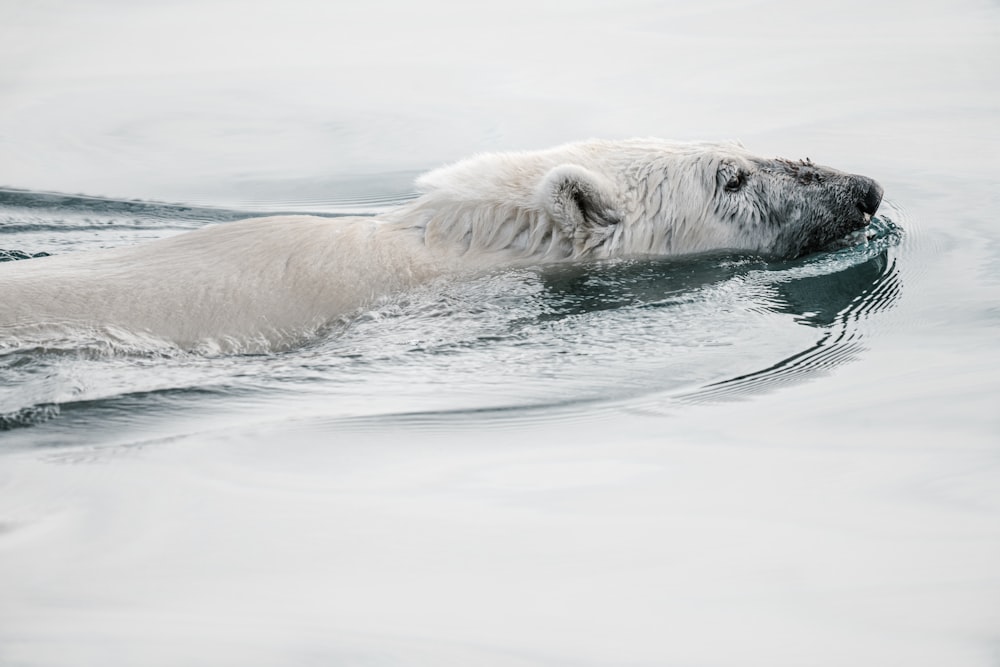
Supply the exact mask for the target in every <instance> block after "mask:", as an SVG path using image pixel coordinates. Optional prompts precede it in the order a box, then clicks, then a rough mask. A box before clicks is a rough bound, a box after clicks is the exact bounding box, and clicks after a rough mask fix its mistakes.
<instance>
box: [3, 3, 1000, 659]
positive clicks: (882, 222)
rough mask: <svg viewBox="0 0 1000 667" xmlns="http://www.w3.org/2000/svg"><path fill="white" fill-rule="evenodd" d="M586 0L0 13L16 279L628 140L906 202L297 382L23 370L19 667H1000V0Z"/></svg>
mask: <svg viewBox="0 0 1000 667" xmlns="http://www.w3.org/2000/svg"><path fill="white" fill-rule="evenodd" d="M567 7H568V6H565V5H561V4H559V3H542V4H539V3H521V2H514V3H507V4H505V5H504V6H503V7H499V6H498V7H470V6H464V5H463V6H461V7H459V6H457V5H451V4H449V3H444V2H434V3H430V4H426V3H425V4H424V5H413V6H411V5H408V4H405V3H396V2H381V3H373V4H371V5H366V6H364V7H361V6H358V7H350V8H348V7H341V6H337V4H336V3H334V4H330V3H316V2H308V1H306V2H293V3H283V4H282V5H280V6H279V5H267V4H255V5H252V6H244V5H239V6H237V5H235V4H232V3H228V2H225V1H223V0H212V1H210V2H203V3H197V4H166V3H164V4H157V3H154V4H148V3H140V4H135V3H133V4H129V3H124V4H123V3H115V2H111V1H106V2H105V1H102V2H98V3H96V4H95V3H89V4H87V5H77V4H74V3H65V2H55V3H35V4H25V3H10V4H7V5H4V6H3V7H2V8H0V26H2V27H0V37H2V38H3V39H0V56H2V58H3V59H4V62H8V63H12V64H13V66H11V67H7V68H4V69H3V71H2V72H0V250H3V251H6V252H5V253H0V259H9V260H10V261H30V260H24V259H19V258H21V257H24V256H28V255H34V254H38V253H50V254H60V253H69V252H76V251H84V250H88V249H94V248H101V247H111V246H117V245H122V244H128V243H135V242H140V241H143V240H148V239H153V238H160V237H163V236H166V235H170V234H176V233H181V232H183V231H186V230H190V229H196V228H198V227H201V226H203V225H206V224H211V223H225V222H227V221H232V220H236V219H239V218H243V217H246V216H248V215H264V214H268V213H272V212H302V211H307V212H313V213H318V214H322V215H340V214H344V213H361V214H367V213H375V212H378V211H380V210H384V209H387V208H390V207H392V206H394V205H397V204H398V203H400V202H403V201H406V200H407V199H408V198H409V197H411V196H413V187H412V180H413V178H414V176H415V175H417V174H419V173H420V172H422V171H424V170H427V169H430V168H433V167H436V166H438V165H439V164H441V163H444V162H448V161H452V160H456V159H459V158H462V157H465V156H467V155H470V154H473V153H476V152H479V151H486V150H505V149H532V148H543V147H547V146H550V145H554V144H557V143H560V142H563V141H568V140H574V139H581V138H585V137H589V136H606V137H627V136H636V135H638V136H642V135H656V136H664V137H668V138H676V139H682V140H683V139H727V138H739V139H741V140H742V141H743V142H744V143H745V144H746V145H747V147H748V148H749V149H750V150H752V151H754V152H756V153H758V154H762V155H782V156H785V157H793V158H803V157H806V156H808V157H810V158H812V159H813V160H815V161H816V162H818V163H823V164H829V165H832V166H835V167H838V168H842V169H845V170H849V171H852V172H857V173H863V174H866V175H868V176H871V177H873V178H876V179H877V180H878V181H879V182H880V183H881V184H882V185H883V186H884V187H885V190H886V195H885V197H886V199H885V202H884V203H883V205H882V208H881V209H880V211H879V214H878V216H877V219H876V221H875V223H874V225H875V229H876V232H877V234H876V237H875V238H874V239H872V240H871V241H869V242H868V243H867V244H864V245H858V246H854V247H848V248H836V249H829V250H827V251H824V252H821V253H816V254H813V255H810V256H808V257H803V258H800V259H797V260H792V261H776V260H774V259H771V258H763V257H755V256H743V255H739V256H736V255H729V254H717V255H706V256H697V257H688V258H676V259H671V260H643V261H638V260H630V261H619V262H604V263H594V264H585V265H567V266H560V267H553V268H551V269H546V270H544V271H543V270H515V271H502V272H497V273H494V274H491V275H487V276H482V277H480V278H477V279H474V280H468V281H459V282H440V283H437V284H432V285H428V286H426V287H423V288H420V289H416V290H413V291H412V292H408V293H406V294H403V295H400V296H398V297H394V298H392V299H388V300H385V301H383V302H380V303H378V304H377V305H376V306H375V307H373V308H371V309H370V310H367V311H365V312H362V313H358V314H356V315H354V316H352V317H349V318H345V319H343V320H342V321H339V322H336V323H334V324H332V325H331V327H330V328H329V330H327V331H325V332H323V333H322V334H321V335H320V336H318V337H317V338H316V339H315V340H313V341H311V342H309V343H308V344H305V345H302V346H299V347H296V348H293V349H289V350H284V351H280V352H274V353H270V354H259V355H243V356H239V355H229V356H211V355H196V354H189V353H183V352H180V351H178V350H175V349H170V348H166V347H158V348H157V347H153V348H149V347H135V348H128V347H123V346H121V345H119V346H114V345H111V344H109V343H108V341H103V340H81V339H72V340H62V341H60V340H50V341H47V342H45V343H44V344H39V343H38V342H28V343H26V342H24V341H13V340H9V339H8V340H0V573H2V574H0V665H18V666H24V665H64V664H88V665H89V664H94V665H97V664H100V665H116V664H121V665H161V664H162V665H177V664H184V665H202V664H204V665H213V666H214V665H229V664H232V665H241V666H242V665H274V664H280V665H300V664H302V665H307V664H321V665H435V666H436V665H450V664H454V665H615V666H619V665H712V666H715V665H768V666H769V667H770V666H775V665H789V666H792V665H796V666H798V665H806V664H808V665H844V664H851V665H887V664H907V665H935V666H936V665H945V664H946V665H959V666H966V665H968V666H984V667H985V666H988V665H995V664H996V663H997V660H998V659H1000V635H998V633H997V628H998V627H1000V566H998V563H1000V492H998V489H1000V412H998V410H997V405H998V401H1000V372H998V369H1000V347H998V344H997V341H998V340H1000V305H998V304H1000V226H998V223H997V213H996V212H997V210H1000V186H998V183H1000V131H998V130H997V127H1000V75H998V72H1000V67H998V65H1000V47H998V44H1000V8H998V7H997V5H996V4H995V3H988V2H977V1H974V0H962V2H959V3H957V4H955V3H952V4H949V5H948V6H947V7H945V6H944V5H941V6H935V5H933V4H927V5H919V6H914V5H912V4H907V3H883V4H881V5H878V6H873V5H871V4H870V3H860V2H847V3H839V4H837V5H836V6H817V5H809V4H803V3H789V2H765V3H746V4H741V5H732V4H729V3H725V2H708V3H702V4H699V5H697V6H694V5H690V6H689V5H687V4H684V3H660V4H656V5H649V4H646V3H641V2H625V3H616V4H613V5H612V4H605V3H599V2H584V3H576V4H574V5H573V6H572V8H571V9H567ZM529 45H530V48H529ZM0 290H2V285H0Z"/></svg>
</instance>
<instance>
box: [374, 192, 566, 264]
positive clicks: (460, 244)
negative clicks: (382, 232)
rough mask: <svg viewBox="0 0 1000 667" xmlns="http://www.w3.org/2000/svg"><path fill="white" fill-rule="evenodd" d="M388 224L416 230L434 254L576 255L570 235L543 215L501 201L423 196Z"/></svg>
mask: <svg viewBox="0 0 1000 667" xmlns="http://www.w3.org/2000/svg"><path fill="white" fill-rule="evenodd" d="M385 223H386V224H387V225H389V226H391V227H393V228H395V229H398V230H400V231H404V230H405V231H408V232H410V233H414V234H418V235H419V236H420V238H421V239H422V242H423V244H424V246H425V247H426V248H427V249H428V250H429V251H431V252H432V253H435V254H446V255H448V256H450V257H455V258H456V259H458V258H461V259H464V260H468V261H473V262H475V261H476V259H477V257H480V256H481V257H482V258H483V260H484V261H486V260H487V258H489V261H490V262H491V263H495V262H497V261H504V262H510V263H517V262H524V261H527V262H531V261H535V260H538V261H542V260H544V261H558V260H562V259H569V258H571V257H573V256H574V248H573V244H572V242H571V241H570V239H568V238H566V236H565V235H564V234H563V233H562V232H561V231H560V230H559V228H558V227H557V225H556V224H555V223H554V222H553V221H552V219H551V218H550V217H549V216H548V215H546V214H545V213H543V212H541V211H539V210H537V209H532V208H526V207H523V206H516V205H511V204H505V203H499V202H488V201H487V202H484V201H470V202H459V203H456V202H455V201H454V200H447V199H445V198H438V197H434V196H433V195H424V196H423V197H421V198H420V199H417V200H416V201H414V202H413V203H411V204H409V205H407V206H404V207H403V208H402V209H399V210H397V211H394V212H393V213H391V214H390V215H388V216H386V218H385Z"/></svg>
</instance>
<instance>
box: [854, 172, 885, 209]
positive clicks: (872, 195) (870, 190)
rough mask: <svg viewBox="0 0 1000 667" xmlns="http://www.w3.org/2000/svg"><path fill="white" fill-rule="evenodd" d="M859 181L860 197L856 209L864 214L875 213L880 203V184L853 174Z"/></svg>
mask: <svg viewBox="0 0 1000 667" xmlns="http://www.w3.org/2000/svg"><path fill="white" fill-rule="evenodd" d="M855 178H856V179H858V180H859V181H861V188H860V189H861V192H862V195H861V198H860V199H859V200H858V202H857V207H858V210H859V211H861V212H862V213H864V214H866V215H875V211H877V210H878V207H879V204H881V203H882V186H881V185H879V184H878V183H876V182H875V181H873V180H872V179H870V178H867V177H865V176H855Z"/></svg>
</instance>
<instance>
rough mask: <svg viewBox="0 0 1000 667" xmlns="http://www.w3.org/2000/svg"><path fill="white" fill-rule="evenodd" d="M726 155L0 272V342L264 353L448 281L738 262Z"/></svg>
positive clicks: (461, 187)
mask: <svg viewBox="0 0 1000 667" xmlns="http://www.w3.org/2000/svg"><path fill="white" fill-rule="evenodd" d="M746 156H747V154H746V152H745V151H744V150H743V149H742V148H741V147H739V146H737V145H734V144H672V143H667V142H663V141H660V140H653V139H649V140H631V141H622V142H606V141H589V142H584V143H578V144H569V145H566V146H561V147H559V148H555V149H551V150H547V151H539V152H531V153H507V154H491V155H482V156H478V157H475V158H472V159H470V160H466V161H463V162H459V163H457V164H454V165H451V166H448V167H444V168H442V169H438V170H436V171H433V172H431V173H429V174H427V175H425V176H423V177H422V178H421V179H419V181H418V186H419V187H420V189H421V190H422V192H423V194H422V195H421V196H420V197H419V198H418V199H416V200H414V201H413V202H411V203H409V204H408V205H406V206H403V207H401V208H399V209H396V210H394V211H391V212H389V213H387V214H385V215H383V216H379V217H377V218H334V219H330V218H319V217H309V216H281V217H272V218H257V219H251V220H245V221H241V222H234V223H226V224H221V225H217V226H211V227H207V228H204V229H201V230H198V231H195V232H191V233H187V234H182V235H179V236H175V237H172V238H167V239H162V240H159V241H154V242H152V243H148V244H144V245H137V246H133V247H124V248H116V249H112V250H104V251H96V252H87V253H68V254H66V255H61V256H53V257H45V258H39V259H31V260H23V261H17V262H8V263H5V264H4V265H0V327H2V328H0V337H8V338H9V337H17V336H24V335H26V332H27V333H32V332H34V333H38V332H42V331H55V330H72V329H74V328H82V329H91V330H97V331H98V332H108V331H124V332H131V333H136V334H142V335H148V336H153V337H155V338H158V339H162V340H165V341H169V342H171V343H173V344H176V345H178V346H181V347H184V348H197V347H200V346H205V345H212V346H215V347H221V348H222V349H230V350H239V349H254V348H259V347H261V346H263V347H266V348H273V347H275V346H280V345H284V344H288V343H292V342H294V341H296V340H299V339H301V336H302V335H303V334H305V333H307V332H309V331H312V330H314V329H315V328H316V327H320V326H322V325H324V324H325V323H327V322H329V321H331V319H333V318H336V317H337V316H340V315H342V314H344V313H348V312H350V311H352V310H356V309H358V308H359V307H362V306H364V305H365V304H368V303H371V302H372V301H373V300H374V299H376V298H377V297H379V296H382V295H386V294H390V293H393V292H397V291H399V290H402V289H405V288H407V287H409V286H412V285H415V284H418V283H421V282H424V281H427V280H429V279H432V278H434V277H436V276H441V275H444V274H454V273H462V272H468V271H477V270H489V269H494V268H497V267H502V266H508V265H515V264H521V265H523V264H540V263H546V262H555V261H561V260H568V259H585V258H591V257H614V256H626V255H644V254H671V253H683V252H695V251H702V250H708V249H713V248H726V247H743V246H745V245H746V244H745V243H742V242H741V239H739V238H738V237H737V236H736V235H735V232H734V231H733V229H732V228H731V226H730V225H727V224H725V222H724V221H721V220H717V219H715V217H713V215H712V214H711V211H710V209H711V206H712V204H711V202H712V197H713V196H714V193H715V189H716V171H717V169H718V165H719V163H720V161H722V160H727V161H730V162H734V161H735V162H737V163H739V162H740V161H745V160H746Z"/></svg>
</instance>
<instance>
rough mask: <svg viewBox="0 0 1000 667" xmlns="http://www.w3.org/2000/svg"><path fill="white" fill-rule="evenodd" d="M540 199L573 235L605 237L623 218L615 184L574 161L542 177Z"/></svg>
mask: <svg viewBox="0 0 1000 667" xmlns="http://www.w3.org/2000/svg"><path fill="white" fill-rule="evenodd" d="M536 194H537V196H538V199H539V203H540V204H541V205H542V207H543V208H544V209H545V211H546V212H547V213H548V214H549V215H550V216H552V219H553V220H554V221H555V222H556V224H557V225H559V227H560V228H561V229H562V230H563V233H565V234H566V236H568V237H569V238H571V239H574V240H575V241H578V242H579V241H584V240H585V239H588V238H589V239H591V242H590V243H587V242H585V245H591V243H592V242H593V240H595V239H596V238H604V237H605V236H607V234H608V233H609V232H610V229H609V228H610V227H612V226H613V225H617V224H618V223H620V222H621V221H622V219H623V218H624V211H623V208H624V207H623V202H622V198H621V195H620V194H619V192H618V190H617V188H616V187H615V185H614V184H613V183H612V182H611V181H609V180H608V179H607V178H605V177H604V176H601V175H600V174H597V173H595V172H593V171H590V170H589V169H585V168H583V167H580V166H578V165H575V164H561V165H559V166H558V167H555V168H553V169H552V170H551V171H549V173H547V174H546V175H545V178H543V179H542V183H541V185H539V186H538V190H537V191H536Z"/></svg>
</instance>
